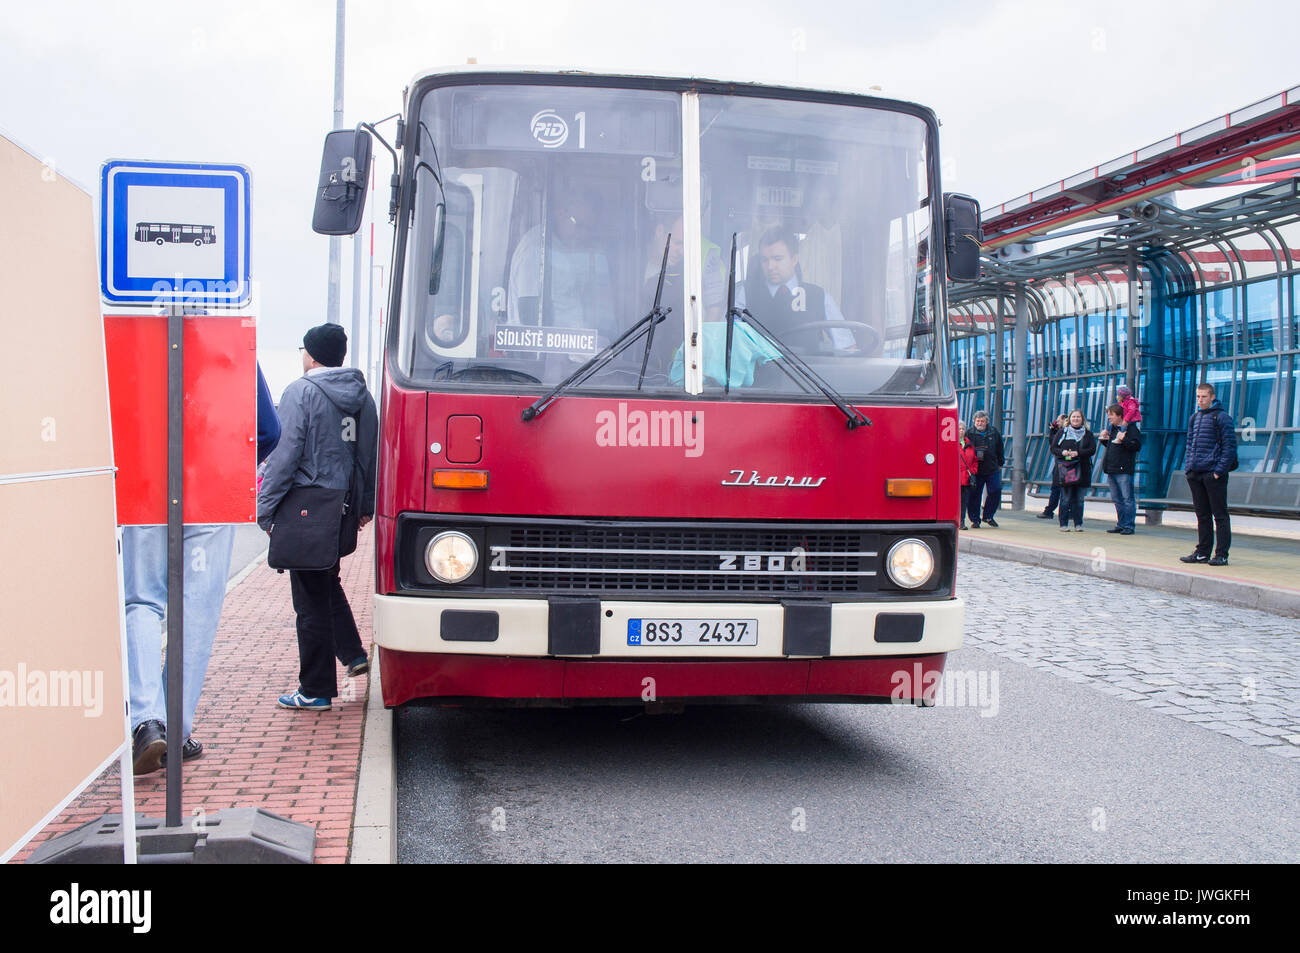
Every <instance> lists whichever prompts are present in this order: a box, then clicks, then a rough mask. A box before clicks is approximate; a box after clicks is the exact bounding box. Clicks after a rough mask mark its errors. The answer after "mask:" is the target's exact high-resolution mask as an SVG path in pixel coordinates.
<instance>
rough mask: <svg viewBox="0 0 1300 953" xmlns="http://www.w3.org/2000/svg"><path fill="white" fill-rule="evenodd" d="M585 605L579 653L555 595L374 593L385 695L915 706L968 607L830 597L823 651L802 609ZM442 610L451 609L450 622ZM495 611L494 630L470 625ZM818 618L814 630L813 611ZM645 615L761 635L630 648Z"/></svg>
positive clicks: (393, 701) (953, 602)
mask: <svg viewBox="0 0 1300 953" xmlns="http://www.w3.org/2000/svg"><path fill="white" fill-rule="evenodd" d="M586 608H587V610H589V615H590V616H591V617H592V618H593V623H592V632H591V635H590V639H589V640H588V644H587V645H586V646H585V648H586V649H587V650H586V651H575V650H574V643H573V641H572V640H571V639H569V638H568V636H569V635H570V633H568V632H557V631H555V625H554V620H556V619H566V618H568V617H567V616H564V615H558V616H557V614H556V606H555V604H554V602H553V601H552V600H547V599H446V598H422V597H413V596H376V597H375V606H374V633H375V644H376V645H378V646H380V648H381V652H380V653H379V658H380V666H381V673H382V676H381V680H382V685H383V694H384V704H385V705H388V706H390V707H392V706H395V705H400V704H403V703H405V702H407V701H411V700H414V699H421V698H429V699H440V700H443V701H453V700H454V701H468V700H471V699H496V700H513V701H516V702H524V703H534V704H574V703H581V702H583V701H605V702H611V701H612V702H618V701H627V702H631V703H642V702H648V701H673V700H685V699H693V700H697V701H698V700H704V699H714V700H730V701H735V700H751V701H765V700H778V699H779V700H786V701H792V700H821V701H830V700H841V701H901V702H915V703H920V702H921V698H922V692H923V689H924V687H925V686H926V684H927V682H930V681H932V680H937V678H938V673H939V672H942V670H943V662H944V657H945V655H946V653H948V652H951V651H953V650H954V649H957V648H959V647H960V646H961V632H962V621H963V617H964V613H965V606H964V603H963V602H962V601H961V600H960V599H944V600H936V601H917V602H909V603H897V602H893V603H862V602H854V603H831V604H828V605H823V606H822V607H821V608H822V610H823V611H822V614H821V618H822V620H823V622H824V621H825V620H827V619H828V620H829V626H828V627H827V626H826V625H824V624H823V625H821V626H820V628H821V630H822V636H823V637H822V638H821V641H820V650H819V649H818V648H817V646H818V645H819V642H818V639H816V638H813V639H811V640H809V639H807V638H802V637H801V636H802V635H803V634H804V633H801V632H799V631H794V630H792V627H794V626H795V625H802V624H803V622H802V620H805V619H806V618H808V617H809V616H808V612H807V611H806V608H805V607H804V606H793V605H792V606H787V605H780V604H755V603H679V602H631V601H615V600H608V601H607V600H600V601H597V600H590V604H589V605H588V606H587V607H586ZM788 609H789V610H791V611H790V617H789V618H787V610H788ZM444 613H452V614H453V615H451V616H449V617H448V620H444V618H443V616H444ZM491 614H495V616H496V620H495V630H494V631H493V629H492V627H490V626H480V625H477V624H472V625H470V626H469V627H468V628H466V627H464V626H463V625H462V623H463V621H464V620H465V619H471V620H481V619H483V618H485V617H487V616H489V615H491ZM899 616H905V617H907V623H908V624H907V625H904V626H903V627H902V631H903V632H904V633H905V634H906V637H907V641H880V638H881V636H884V637H886V638H897V637H898V633H899V631H900V628H899V627H898V626H897V625H893V624H890V622H889V620H890V619H891V617H892V618H893V619H896V618H897V617H899ZM812 617H813V618H814V627H817V625H816V622H815V620H816V618H817V613H815V612H814V613H812ZM637 618H656V619H670V618H681V619H698V618H716V619H754V620H757V622H758V638H757V644H756V645H752V646H744V645H734V646H719V645H707V646H676V645H668V646H653V647H652V646H629V645H628V644H627V633H628V620H629V619H637ZM796 620H799V621H798V622H796ZM445 621H446V622H447V623H448V624H444V622H445ZM827 628H828V629H829V631H828V632H826V631H825V630H826V629H827ZM445 636H450V637H445ZM489 636H491V637H490V638H489ZM826 636H828V637H826ZM913 636H915V637H913ZM564 645H567V648H565V649H563V650H557V649H558V648H559V647H560V646H564Z"/></svg>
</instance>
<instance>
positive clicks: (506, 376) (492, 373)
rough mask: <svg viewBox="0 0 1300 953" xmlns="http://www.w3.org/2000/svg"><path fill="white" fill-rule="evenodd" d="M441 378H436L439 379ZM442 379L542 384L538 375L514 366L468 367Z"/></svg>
mask: <svg viewBox="0 0 1300 953" xmlns="http://www.w3.org/2000/svg"><path fill="white" fill-rule="evenodd" d="M437 379H439V378H435V380H437ZM441 380H449V381H469V382H485V383H493V384H540V383H541V381H539V380H538V379H537V378H536V377H534V376H533V375H532V374H529V373H526V372H525V371H517V370H515V369H514V368H512V367H466V368H464V369H462V370H459V371H456V372H455V373H453V374H448V375H447V376H446V377H444V378H441Z"/></svg>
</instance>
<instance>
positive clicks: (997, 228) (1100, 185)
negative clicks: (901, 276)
mask: <svg viewBox="0 0 1300 953" xmlns="http://www.w3.org/2000/svg"><path fill="white" fill-rule="evenodd" d="M1298 145H1300V86H1298V87H1295V88H1293V89H1289V90H1285V91H1283V92H1281V93H1278V94H1277V95H1275V96H1271V97H1269V98H1267V99H1262V100H1260V101H1259V102H1257V103H1252V104H1251V105H1249V106H1245V107H1243V108H1241V109H1238V110H1234V111H1233V112H1231V113H1228V114H1226V115H1223V116H1219V117H1216V118H1214V119H1211V120H1210V121H1208V122H1204V123H1201V124H1200V125H1199V126H1195V127H1193V128H1191V129H1186V130H1183V131H1182V132H1178V133H1175V134H1174V135H1172V136H1169V137H1167V138H1165V139H1162V140H1161V141H1159V142H1155V143H1152V144H1151V145H1149V146H1145V147H1144V148H1141V149H1136V150H1134V151H1133V152H1130V153H1125V154H1124V155H1122V156H1119V157H1118V158H1115V159H1112V160H1111V161H1110V162H1105V163H1101V164H1100V165H1096V166H1093V167H1092V168H1089V169H1085V170H1083V171H1082V172H1079V173H1077V174H1075V175H1072V176H1069V177H1067V178H1064V179H1060V180H1058V181H1056V182H1052V183H1049V184H1048V185H1045V186H1043V187H1042V188H1040V189H1035V190H1034V191H1033V192H1029V193H1027V194H1025V195H1022V196H1019V197H1018V198H1014V199H1011V200H1010V201H1007V202H1003V203H1002V204H1001V205H997V206H990V207H989V208H988V209H986V210H985V214H984V216H983V218H984V221H983V225H984V241H985V247H986V248H988V249H996V248H999V247H1002V246H1004V245H1010V244H1012V243H1014V242H1017V241H1024V240H1026V239H1029V238H1032V237H1034V236H1039V235H1043V234H1045V233H1047V232H1049V231H1053V230H1056V229H1059V228H1062V227H1064V226H1066V225H1070V224H1077V223H1079V222H1083V221H1086V220H1088V219H1091V218H1096V217H1098V216H1103V215H1113V214H1116V213H1118V212H1120V211H1121V209H1123V208H1124V207H1125V206H1132V205H1135V204H1137V203H1138V202H1139V201H1143V200H1152V199H1155V198H1156V197H1158V196H1160V195H1163V194H1165V193H1168V192H1172V191H1175V190H1177V189H1180V188H1185V187H1187V186H1189V185H1193V184H1196V183H1203V182H1212V181H1215V180H1217V179H1219V178H1222V177H1223V176H1225V175H1233V174H1240V173H1241V172H1242V170H1243V168H1249V169H1250V170H1252V171H1253V170H1254V169H1255V168H1256V166H1257V165H1259V164H1260V163H1261V162H1265V163H1266V162H1267V160H1269V159H1271V158H1273V157H1275V156H1280V155H1287V154H1291V153H1294V152H1295V151H1296V149H1297V146H1298Z"/></svg>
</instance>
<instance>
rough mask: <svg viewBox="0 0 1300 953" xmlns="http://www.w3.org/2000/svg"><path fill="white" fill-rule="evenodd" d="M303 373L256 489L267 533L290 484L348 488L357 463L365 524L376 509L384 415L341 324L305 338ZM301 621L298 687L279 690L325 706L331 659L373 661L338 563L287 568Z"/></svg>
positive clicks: (288, 702)
mask: <svg viewBox="0 0 1300 953" xmlns="http://www.w3.org/2000/svg"><path fill="white" fill-rule="evenodd" d="M302 343H303V347H302V349H301V350H302V354H303V358H302V367H303V372H304V373H303V376H302V377H300V378H298V380H296V381H294V382H293V383H292V384H290V385H289V386H288V387H287V388H285V391H284V395H283V396H282V397H281V398H280V408H279V409H280V443H279V445H278V446H277V447H276V448H275V451H274V452H273V453H272V454H271V456H270V457H268V458H267V460H266V472H265V475H264V476H263V478H262V487H261V490H260V491H259V493H258V496H257V523H258V525H259V526H261V527H262V528H263V529H264V530H266V531H267V532H270V531H271V526H272V523H273V521H274V518H275V511H276V508H277V507H278V506H279V505H280V502H281V501H282V500H283V499H284V498H285V496H286V495H287V494H288V493H289V491H290V490H291V489H293V488H294V487H297V486H318V487H327V488H330V489H339V490H342V489H347V488H349V487H350V486H352V485H353V482H352V481H353V473H354V470H359V473H360V481H359V484H360V487H361V498H360V500H359V501H358V504H359V507H360V509H359V513H360V525H361V526H365V525H366V524H367V523H368V522H370V519H371V517H372V516H373V515H374V512H375V469H376V455H375V454H376V447H377V445H378V436H379V415H378V413H377V412H376V410H375V402H374V399H373V398H372V397H371V396H370V392H369V391H368V390H367V389H366V379H365V377H364V375H362V373H361V372H360V371H359V370H357V369H355V368H345V367H343V366H342V364H343V358H344V356H345V355H346V354H347V349H348V338H347V334H346V332H344V330H343V328H342V327H340V326H339V325H337V324H322V325H320V326H319V327H315V328H312V329H311V330H310V331H308V332H307V333H306V335H304V336H303V339H302ZM289 580H290V586H291V588H292V591H293V608H294V611H295V612H296V613H297V616H298V619H297V628H298V657H299V664H300V667H299V673H298V689H297V690H296V691H293V692H290V693H288V694H285V695H281V696H280V698H279V700H278V704H279V705H280V707H282V708H291V709H298V710H306V711H328V710H329V709H330V705H331V702H330V699H332V698H333V697H334V696H336V695H337V694H338V681H337V679H336V677H335V670H334V659H335V658H338V660H339V661H340V662H341V663H343V665H344V666H345V667H346V668H347V673H348V675H349V676H356V675H362V674H365V673H366V672H367V671H369V662H368V660H367V658H366V653H365V649H364V647H363V646H362V644H361V637H360V635H359V634H358V632H357V624H356V620H355V619H354V618H353V617H352V607H351V606H350V605H349V604H348V599H347V596H346V595H345V594H344V592H343V586H342V585H341V584H340V583H339V564H338V563H337V562H336V563H335V564H334V565H333V566H332V567H331V568H329V569H321V570H305V569H293V570H290V571H289Z"/></svg>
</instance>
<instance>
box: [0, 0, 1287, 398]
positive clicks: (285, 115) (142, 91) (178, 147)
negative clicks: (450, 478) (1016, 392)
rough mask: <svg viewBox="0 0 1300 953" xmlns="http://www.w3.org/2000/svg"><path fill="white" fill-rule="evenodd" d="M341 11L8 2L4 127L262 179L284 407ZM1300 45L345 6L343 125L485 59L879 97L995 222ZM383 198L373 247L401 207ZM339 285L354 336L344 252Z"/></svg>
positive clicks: (1221, 19)
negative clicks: (925, 118) (428, 78)
mask: <svg viewBox="0 0 1300 953" xmlns="http://www.w3.org/2000/svg"><path fill="white" fill-rule="evenodd" d="M334 10H335V4H334V0H291V2H281V3H274V4H271V3H266V2H256V3H253V2H222V0H211V2H207V3H191V2H177V0H170V2H161V0H159V2H152V0H150V2H127V0H122V2H118V3H113V4H106V3H103V2H71V0H62V2H60V0H47V2H45V3H41V4H37V3H33V2H23V3H12V4H6V5H5V10H4V16H3V18H2V19H0V89H2V90H3V91H4V92H3V94H2V98H0V132H3V133H4V134H5V135H7V136H9V137H10V138H12V139H15V140H16V141H18V142H19V143H21V144H22V145H24V146H26V147H27V148H28V149H30V150H31V151H32V152H34V153H35V154H36V155H37V156H39V157H40V158H42V159H44V160H46V161H49V162H51V163H52V164H53V165H54V166H55V167H56V168H57V169H58V171H60V172H61V173H63V174H65V175H67V176H69V177H70V178H72V179H74V180H75V181H77V182H78V183H79V184H81V185H82V186H84V187H85V188H87V189H88V190H90V191H91V192H92V193H94V194H96V195H97V192H98V169H99V165H100V163H101V162H103V161H104V160H105V159H108V158H124V159H171V160H186V161H209V162H219V161H228V162H239V163H243V164H245V165H248V166H249V167H250V168H251V169H252V173H253V196H254V199H253V212H252V216H253V239H252V248H253V261H252V268H253V275H254V278H255V280H257V281H258V282H259V287H260V291H261V299H260V305H259V311H260V313H259V314H258V318H259V351H260V352H261V356H262V361H263V365H264V367H265V368H266V370H267V374H268V377H269V378H270V379H271V384H272V389H273V390H274V391H275V392H276V395H277V396H278V395H279V392H280V390H282V389H283V387H284V386H285V385H287V384H288V383H289V381H290V380H291V379H292V376H293V374H294V372H295V369H294V359H295V356H296V352H295V351H294V350H293V348H295V347H296V346H297V344H298V343H300V340H301V336H302V333H303V330H304V329H306V328H307V327H310V326H312V325H314V324H319V323H320V322H321V321H323V320H324V318H325V296H326V269H327V261H328V248H327V246H328V239H326V238H323V237H321V236H318V235H315V234H314V233H313V232H312V231H311V227H310V220H311V208H312V198H313V190H314V186H315V180H316V175H317V171H318V167H319V163H320V146H321V140H322V138H323V136H324V134H325V132H326V131H328V130H329V128H330V127H331V125H332V111H333V68H334ZM1297 37H1300V4H1296V3H1294V2H1279V0H1275V2H1272V3H1262V2H1243V0H1238V2H1234V3H1220V2H1211V0H1179V2H1142V0H1127V2H1109V0H1107V2H1097V3H1072V4H1055V3H1049V2H1022V0H1003V2H988V3H982V4H980V3H956V2H948V0H928V2H921V3H918V2H911V3H906V2H904V3H898V2H894V3H864V2H860V0H859V2H843V0H827V2H820V3H801V4H795V3H788V2H786V3H780V2H772V0H754V2H751V3H743V4H742V3H735V2H731V0H723V2H715V3H705V2H700V0H693V2H684V0H654V2H644V3H619V2H610V0H604V2H576V0H574V2H565V0H476V2H473V3H467V4H459V3H448V2H420V0H374V2H364V3H363V2H358V0H351V2H349V3H348V23H347V71H346V91H345V99H346V122H345V124H346V125H349V126H350V125H353V124H355V123H356V122H358V121H360V120H362V119H366V120H377V119H380V118H382V117H384V116H386V115H388V114H390V113H393V112H396V111H397V110H398V109H399V108H400V107H401V91H402V88H403V87H404V86H405V85H406V84H407V83H408V81H409V80H410V79H411V78H412V77H413V76H414V75H415V74H416V73H417V72H419V71H421V70H423V69H426V68H428V67H432V66H447V65H456V64H463V63H464V62H465V61H466V59H467V58H469V57H476V58H477V59H478V62H479V63H481V64H508V65H529V66H541V67H559V68H582V69H593V70H599V69H606V70H616V71H618V72H639V71H645V72H653V73H661V74H680V75H697V76H714V77H720V78H724V79H738V80H753V81H760V82H772V83H782V84H797V85H801V86H813V87H819V88H831V89H844V90H857V91H867V90H869V89H870V87H873V86H879V87H880V88H881V90H882V92H883V94H884V95H887V96H892V97H895V98H900V99H909V100H913V101H916V102H920V103H923V104H925V105H927V106H930V107H932V108H933V109H934V110H935V111H936V112H937V113H938V115H939V118H940V120H941V121H942V123H943V129H942V141H941V149H942V151H943V154H944V164H943V168H944V176H945V181H944V187H945V188H946V189H948V190H951V191H962V192H968V193H970V194H972V195H974V196H975V197H976V198H978V199H979V200H980V201H981V202H983V203H985V204H993V203H997V202H1001V201H1004V200H1005V199H1008V198H1011V197H1013V196H1015V195H1019V194H1021V193H1024V192H1027V191H1029V190H1030V189H1033V188H1037V187H1039V186H1042V185H1044V184H1046V183H1047V182H1049V181H1050V180H1053V179H1059V178H1061V177H1062V176H1066V175H1069V174H1071V173H1073V172H1077V171H1079V170H1080V169H1082V168H1084V167H1086V166H1091V165H1094V164H1096V163H1097V162H1101V161H1105V160H1107V159H1110V158H1113V157H1114V156H1116V155H1118V154H1120V153H1122V152H1126V151H1129V150H1132V149H1134V148H1137V147H1139V146H1142V145H1145V144H1147V143H1149V142H1152V141H1155V140H1157V139H1161V138H1163V137H1164V136H1166V135H1169V134H1171V133H1173V132H1175V131H1178V130H1182V129H1185V128H1188V127H1190V126H1193V125H1196V124H1197V123H1199V122H1202V121H1204V120H1206V119H1209V118H1211V117H1213V116H1216V115H1219V114H1222V113H1224V112H1227V111H1229V110H1232V109H1235V108H1238V107H1241V106H1244V105H1246V104H1247V103H1250V102H1253V101H1255V100H1258V99H1262V98H1264V97H1266V96H1270V95H1272V94H1274V93H1277V92H1279V91H1281V90H1282V89H1285V88H1288V87H1291V86H1296V85H1298V84H1300V67H1297V61H1296V48H1297ZM388 128H391V125H390V126H389V127H388ZM377 156H378V158H377V160H376V161H377V168H378V169H379V172H380V175H381V176H385V177H386V175H387V173H388V160H387V154H386V153H384V152H383V151H382V150H377ZM378 204H379V205H380V206H382V208H380V209H378V210H377V211H378V213H379V214H378V215H377V220H378V223H377V225H376V232H377V234H379V233H381V232H386V231H387V225H386V223H385V215H384V209H386V205H387V201H386V195H381V196H380V202H379V203H378ZM384 238H385V240H383V241H382V247H383V249H384V252H383V255H381V254H380V249H379V243H377V249H376V261H377V262H379V263H382V264H383V265H384V266H385V273H386V272H387V265H388V261H387V257H386V254H387V252H386V249H387V247H388V243H387V241H386V236H384ZM349 245H350V243H349ZM343 271H344V281H345V287H344V290H343V304H344V307H343V314H342V318H343V323H344V326H345V327H347V328H349V329H350V327H351V317H350V315H351V312H350V302H351V291H350V289H349V287H348V285H349V284H350V277H351V273H352V272H351V260H350V255H349V253H348V251H347V250H346V249H345V254H344V262H343ZM379 297H380V296H379V294H378V293H376V299H377V300H376V309H378V307H379V300H378V299H379ZM362 303H363V308H364V303H365V294H364V290H363V295H362Z"/></svg>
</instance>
